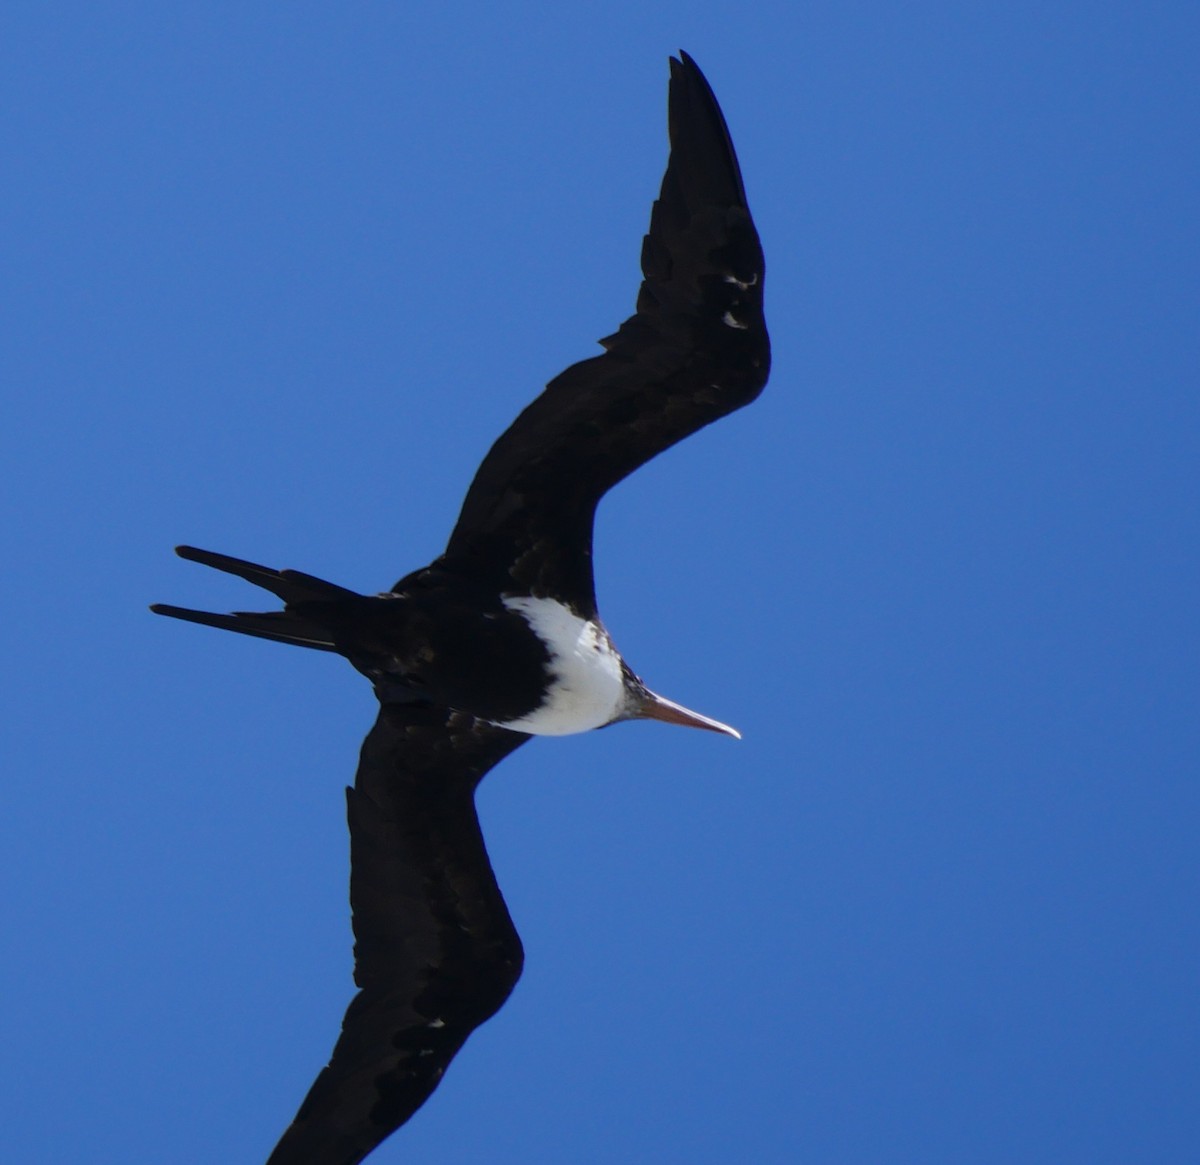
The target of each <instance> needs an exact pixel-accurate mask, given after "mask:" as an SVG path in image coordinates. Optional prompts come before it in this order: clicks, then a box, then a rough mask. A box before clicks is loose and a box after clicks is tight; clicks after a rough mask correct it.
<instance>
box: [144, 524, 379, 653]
mask: <svg viewBox="0 0 1200 1165" xmlns="http://www.w3.org/2000/svg"><path fill="white" fill-rule="evenodd" d="M175 553H176V554H178V555H179V557H180V558H186V559H188V560H189V561H190V562H199V563H200V564H201V565H203V566H211V567H212V568H213V569H214V570H221V571H224V572H225V573H226V574H236V575H237V576H238V577H239V578H244V579H245V580H246V581H247V582H251V583H253V584H254V585H255V586H258V587H262V588H264V589H265V590H268V591H270V592H271V593H272V594H273V595H276V596H277V597H278V598H280V599H282V600H283V603H284V605H285V607H288V608H290V607H292V606H294V605H296V606H304V605H308V604H312V603H322V602H326V603H328V602H331V601H334V602H336V601H338V600H345V599H357V598H361V596H360V595H359V594H357V592H355V591H350V590H347V589H346V588H345V587H339V586H337V585H336V584H334V583H329V582H325V580H324V579H319V578H314V577H313V576H312V575H311V574H304V573H303V572H302V571H298V570H272V569H271V568H270V567H269V566H259V565H258V564H257V563H253V562H246V561H244V560H243V559H240V558H230V557H229V555H227V554H216V553H214V552H213V551H211V550H197V549H196V547H194V546H176V547H175ZM150 610H152V611H153V612H154V613H155V614H156V615H170V616H171V618H173V619H185V620H186V621H187V622H189V623H202V624H203V625H204V626H206V627H219V628H220V629H221V630H222V631H237V632H238V633H239V634H241V635H255V636H257V637H258V638H260V639H273V640H275V641H276V642H277V643H292V644H295V645H296V646H297V647H315V648H316V649H317V650H318V651H338V647H337V645H336V644H335V643H334V640H333V637H332V635H331V634H330V633H329V630H328V629H327V628H325V627H323V626H321V624H319V623H317V622H315V621H313V620H312V619H310V618H307V617H306V616H304V615H302V614H300V613H298V612H296V611H293V610H283V611H267V612H263V613H258V612H254V611H235V612H233V614H231V615H217V614H213V613H212V612H210V611H193V610H191V609H190V608H188V607H172V606H171V605H170V604H168V603H154V604H152V605H151V607H150Z"/></svg>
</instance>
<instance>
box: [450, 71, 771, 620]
mask: <svg viewBox="0 0 1200 1165" xmlns="http://www.w3.org/2000/svg"><path fill="white" fill-rule="evenodd" d="M680 56H681V57H682V60H680V61H677V60H674V59H672V61H671V87H670V98H669V112H668V121H669V127H670V136H671V155H670V159H669V161H668V163H667V172H666V174H665V175H664V177H663V183H662V191H661V193H660V194H659V197H658V201H657V202H655V204H654V209H653V212H652V214H651V217H650V233H649V234H648V235H647V236H646V239H645V242H644V243H643V246H642V271H643V274H644V275H645V279H644V280H643V282H642V286H641V290H640V292H639V294H638V300H637V313H636V314H635V315H634V316H632V317H631V318H629V319H628V320H626V321H625V323H624V324H622V325H621V329H620V331H618V332H617V333H616V335H613V336H609V337H608V338H607V339H606V340H602V341H601V344H602V345H603V346H604V347H605V348H606V349H607V351H606V352H605V353H604V354H603V355H601V356H596V357H594V358H593V359H591V360H584V361H583V362H582V363H579V364H574V365H572V366H571V367H570V368H568V369H567V370H566V371H565V372H563V373H562V374H561V375H559V376H557V377H556V378H555V379H554V380H552V381H551V382H550V383H549V385H547V387H546V390H545V391H544V392H543V393H542V395H541V396H539V397H538V398H537V400H535V401H534V402H533V403H532V404H531V405H530V406H529V407H528V408H527V409H525V411H524V412H523V413H521V415H520V416H519V417H518V418H517V419H516V421H514V422H513V424H512V425H511V426H510V427H509V428H508V430H507V431H506V432H505V433H504V434H503V435H502V436H501V437H500V439H499V440H498V441H497V442H496V443H495V445H493V446H492V449H491V451H490V452H489V453H488V455H487V457H486V458H484V461H483V464H482V465H481V466H480V467H479V471H478V473H476V475H475V480H474V481H473V482H472V483H471V488H470V490H469V491H468V492H467V497H466V500H465V501H464V503H463V508H462V513H461V514H460V516H459V519H458V524H457V525H456V526H455V528H454V532H453V533H452V534H451V536H450V542H449V545H448V546H447V548H446V556H445V557H446V559H447V560H448V561H449V562H451V563H454V562H455V561H456V560H461V561H463V562H464V565H465V564H469V565H470V569H472V571H473V572H474V573H475V574H477V575H480V574H483V573H484V572H485V571H488V570H490V571H492V572H497V573H498V572H503V573H504V574H506V575H507V576H508V579H498V580H497V581H498V582H499V583H500V586H501V588H502V589H503V588H504V587H505V586H509V585H511V582H516V583H517V584H518V585H520V586H521V587H524V588H527V589H528V591H529V592H531V593H534V594H538V593H542V594H552V595H559V596H569V597H570V598H572V599H573V600H575V601H576V603H577V604H578V605H579V606H580V607H581V608H589V609H590V610H594V608H595V595H594V590H593V584H592V566H591V545H592V520H593V517H594V515H595V509H596V504H597V502H599V500H600V498H601V497H603V495H604V494H605V492H606V491H607V490H608V489H610V488H611V487H612V486H614V485H615V484H616V483H617V482H619V481H620V480H621V479H622V478H624V477H625V476H626V475H628V474H629V473H631V472H632V471H633V470H635V469H636V468H637V467H638V466H639V465H643V464H644V463H645V462H647V461H649V460H650V458H652V457H654V456H655V455H656V454H658V453H661V452H662V451H663V450H664V449H667V448H668V447H670V446H671V445H674V444H675V442H677V441H680V440H682V439H683V438H684V437H687V436H689V435H690V434H692V433H694V432H696V430H697V429H700V428H702V427H703V426H705V425H707V424H710V423H711V422H713V421H715V420H718V419H719V418H720V417H723V416H725V415H726V414H727V413H730V412H733V410H734V409H738V408H741V407H742V406H743V405H746V404H749V403H750V402H751V401H752V400H754V398H755V397H756V396H758V394H759V393H760V392H761V391H762V387H763V385H764V384H765V383H766V380H767V373H768V371H769V368H770V343H769V340H768V338H767V329H766V323H765V322H764V320H763V307H762V296H763V255H762V248H761V247H760V245H759V241H758V233H757V232H756V231H755V229H754V223H753V221H752V220H751V218H750V211H749V209H748V208H747V206H746V193H745V190H744V189H743V187H742V177H741V172H740V171H739V169H738V163H737V157H736V156H735V154H734V151H733V144H732V142H731V141H730V140H729V131H728V129H727V128H726V126H725V119H724V118H723V117H722V115H721V109H720V107H719V106H718V105H717V100H716V98H715V97H714V96H713V93H712V90H711V89H710V88H709V86H708V82H707V81H706V80H705V79H704V76H703V74H702V73H701V72H700V70H699V69H698V68H697V67H696V64H695V62H694V61H693V60H692V59H691V58H690V57H689V56H687V54H686V53H681V54H680ZM510 580H511V581H510Z"/></svg>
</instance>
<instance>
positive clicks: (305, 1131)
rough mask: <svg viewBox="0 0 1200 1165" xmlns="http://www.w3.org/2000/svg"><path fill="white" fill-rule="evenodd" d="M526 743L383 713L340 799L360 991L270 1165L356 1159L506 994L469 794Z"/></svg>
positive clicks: (449, 721)
mask: <svg viewBox="0 0 1200 1165" xmlns="http://www.w3.org/2000/svg"><path fill="white" fill-rule="evenodd" d="M528 739H529V738H528V737H527V736H525V735H524V734H522V733H519V732H509V731H507V730H505V729H503V728H495V727H493V726H492V725H489V724H484V723H482V722H480V721H477V720H474V719H472V718H471V717H469V716H463V715H461V714H459V713H452V712H448V711H446V710H445V709H438V708H433V707H429V706H419V705H399V706H397V705H384V706H383V707H382V708H381V709H380V713H379V718H378V720H377V721H376V722H375V726H374V728H372V730H371V731H370V733H369V734H368V735H367V738H366V740H365V741H364V743H363V747H362V755H361V759H360V761H359V767H358V775H357V777H356V779H355V784H354V788H352V789H347V790H346V794H347V802H348V811H349V820H350V867H351V869H350V903H351V907H352V909H353V913H354V938H355V944H354V955H355V970H354V979H355V982H356V983H357V984H358V987H359V991H358V994H357V995H356V996H355V997H354V999H353V1000H352V1001H351V1003H350V1006H349V1008H348V1009H347V1011H346V1016H345V1019H344V1020H343V1023H342V1033H341V1036H340V1037H339V1039H338V1041H337V1045H336V1046H335V1048H334V1050H333V1057H332V1059H331V1060H330V1062H329V1065H328V1066H327V1067H326V1068H325V1069H324V1070H323V1071H322V1072H321V1074H320V1075H319V1076H318V1077H317V1079H316V1082H315V1083H314V1084H313V1086H312V1089H311V1090H310V1091H309V1094H308V1096H307V1097H306V1099H305V1101H304V1103H303V1104H302V1105H301V1106H300V1110H299V1112H298V1113H297V1114H296V1118H295V1120H294V1121H293V1122H292V1124H291V1126H290V1127H289V1128H288V1130H287V1131H286V1132H285V1133H284V1135H283V1137H282V1139H281V1140H280V1142H279V1144H278V1145H277V1146H276V1148H275V1151H274V1152H273V1153H272V1154H271V1157H270V1159H269V1161H268V1163H267V1165H355V1163H356V1162H359V1161H361V1160H362V1159H363V1158H364V1157H365V1156H366V1155H367V1154H368V1153H369V1152H370V1151H371V1150H372V1149H374V1148H375V1146H376V1145H378V1144H379V1143H380V1141H382V1140H384V1138H386V1137H387V1136H388V1135H389V1134H391V1133H392V1132H394V1131H395V1130H396V1129H397V1128H399V1127H400V1125H402V1124H403V1123H404V1122H405V1121H406V1120H408V1118H409V1117H410V1116H412V1114H413V1113H414V1112H416V1110H417V1109H418V1108H420V1106H421V1105H422V1104H423V1103H424V1102H425V1100H426V1099H428V1097H429V1095H430V1094H431V1093H432V1092H433V1090H434V1089H435V1088H436V1087H437V1085H438V1083H439V1082H440V1081H441V1078H442V1075H443V1073H444V1072H445V1071H446V1067H447V1065H448V1064H449V1063H450V1061H451V1060H452V1059H453V1058H454V1056H455V1054H456V1053H457V1052H458V1050H459V1048H461V1047H462V1045H463V1043H464V1042H465V1041H466V1039H467V1037H468V1036H469V1035H470V1034H471V1032H472V1031H474V1030H475V1028H477V1027H478V1026H479V1025H480V1024H481V1023H483V1022H484V1020H486V1019H488V1018H489V1017H490V1016H492V1015H493V1014H494V1013H495V1012H496V1010H497V1009H498V1008H499V1007H500V1005H501V1004H502V1003H503V1002H504V1000H505V999H506V998H507V997H508V995H509V992H510V991H512V989H513V987H514V985H515V984H516V982H517V979H518V977H519V976H520V974H521V965H522V950H521V940H520V939H519V938H518V936H517V932H516V929H515V928H514V927H513V924H512V920H511V919H510V918H509V915H508V909H507V907H506V906H505V905H504V899H503V898H502V897H501V895H500V890H499V887H498V886H497V885H496V879H495V877H494V875H493V874H492V868H491V864H490V862H489V861H488V856H487V851H486V849H485V848H484V843H483V837H482V835H481V833H480V830H479V822H478V819H477V818H476V815H475V804H474V794H475V788H476V786H477V785H478V784H479V782H480V780H481V779H482V778H483V776H484V774H485V773H487V771H488V770H489V769H491V768H492V766H493V765H495V764H497V763H498V762H499V761H500V760H502V759H503V758H504V757H505V756H507V755H508V754H509V753H510V752H512V751H513V750H514V749H515V748H517V747H518V746H519V745H521V744H523V743H524V742H525V741H526V740H528Z"/></svg>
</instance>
